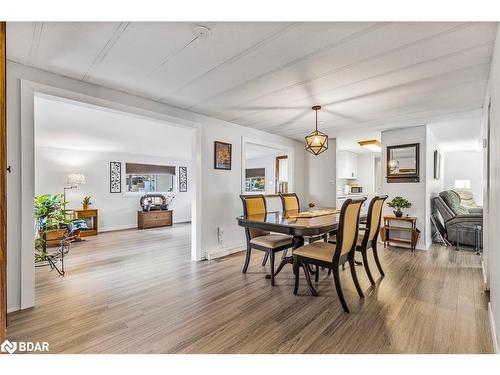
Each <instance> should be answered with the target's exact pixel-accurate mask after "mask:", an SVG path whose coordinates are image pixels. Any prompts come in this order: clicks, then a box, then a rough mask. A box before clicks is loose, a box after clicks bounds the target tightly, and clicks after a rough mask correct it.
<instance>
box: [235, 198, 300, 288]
mask: <svg viewBox="0 0 500 375" xmlns="http://www.w3.org/2000/svg"><path fill="white" fill-rule="evenodd" d="M240 198H241V200H242V202H243V214H244V215H245V216H250V215H252V216H253V215H261V216H262V217H265V215H266V213H267V211H266V200H265V199H264V196H263V195H240ZM245 235H246V240H247V250H246V257H245V264H244V266H243V273H246V272H247V269H248V264H249V263H250V255H251V252H252V249H256V250H260V251H264V252H265V253H266V256H265V257H264V260H263V262H262V264H263V265H264V264H265V262H266V261H267V258H269V259H270V261H271V262H270V263H271V285H272V286H274V254H276V253H277V252H279V251H283V250H286V249H289V248H291V247H293V242H292V240H293V237H292V236H288V235H284V234H277V233H271V232H268V231H264V230H260V229H254V228H245Z"/></svg>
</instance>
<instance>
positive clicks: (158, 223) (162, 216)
mask: <svg viewBox="0 0 500 375" xmlns="http://www.w3.org/2000/svg"><path fill="white" fill-rule="evenodd" d="M171 225H172V211H171V210H156V211H137V227H138V228H139V229H147V228H156V227H168V226H171Z"/></svg>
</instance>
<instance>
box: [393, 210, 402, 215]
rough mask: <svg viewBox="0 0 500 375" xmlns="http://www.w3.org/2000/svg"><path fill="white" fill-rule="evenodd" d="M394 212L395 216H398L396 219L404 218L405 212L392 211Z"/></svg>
mask: <svg viewBox="0 0 500 375" xmlns="http://www.w3.org/2000/svg"><path fill="white" fill-rule="evenodd" d="M392 212H394V216H396V217H403V211H401V210H397V211H392Z"/></svg>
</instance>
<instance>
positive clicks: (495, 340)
mask: <svg viewBox="0 0 500 375" xmlns="http://www.w3.org/2000/svg"><path fill="white" fill-rule="evenodd" d="M488 316H489V317H490V330H491V340H492V341H493V349H494V350H495V354H500V349H499V348H498V337H497V334H496V329H495V317H494V316H493V310H492V309H491V302H488Z"/></svg>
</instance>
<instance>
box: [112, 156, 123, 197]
mask: <svg viewBox="0 0 500 375" xmlns="http://www.w3.org/2000/svg"><path fill="white" fill-rule="evenodd" d="M109 192H110V193H121V192H122V163H121V162H119V161H111V162H110V163H109Z"/></svg>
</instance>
